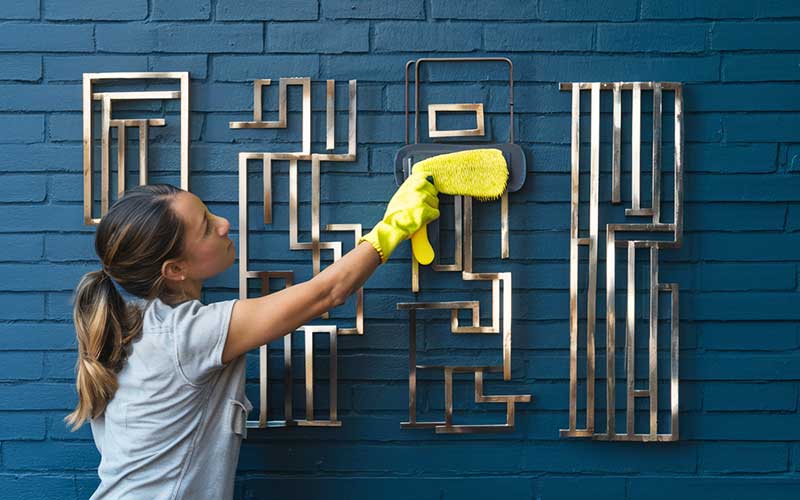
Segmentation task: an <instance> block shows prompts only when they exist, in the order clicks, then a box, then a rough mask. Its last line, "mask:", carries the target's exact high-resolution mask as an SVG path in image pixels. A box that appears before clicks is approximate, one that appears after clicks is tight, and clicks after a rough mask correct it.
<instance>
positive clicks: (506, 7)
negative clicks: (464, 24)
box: [431, 0, 537, 21]
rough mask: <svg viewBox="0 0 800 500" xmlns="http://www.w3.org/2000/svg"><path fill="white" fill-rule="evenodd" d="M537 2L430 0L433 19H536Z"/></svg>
mask: <svg viewBox="0 0 800 500" xmlns="http://www.w3.org/2000/svg"><path fill="white" fill-rule="evenodd" d="M536 6H537V2H534V1H527V2H508V1H506V2H490V3H485V2H480V1H478V0H467V1H464V2H448V1H447V0H433V1H432V2H431V17H433V18H434V19H476V20H489V19H503V20H509V21H524V20H529V19H536V17H537V15H536Z"/></svg>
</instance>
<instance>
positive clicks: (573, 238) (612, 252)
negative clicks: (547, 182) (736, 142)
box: [560, 82, 683, 441]
mask: <svg viewBox="0 0 800 500" xmlns="http://www.w3.org/2000/svg"><path fill="white" fill-rule="evenodd" d="M560 87H561V90H570V91H571V92H572V153H571V163H572V167H571V170H572V181H571V186H572V189H571V191H572V195H571V208H570V361H569V373H570V389H569V428H568V429H562V430H561V436H565V437H583V438H591V439H597V440H612V441H675V440H677V439H678V327H679V314H678V294H679V287H678V284H677V283H660V282H659V274H658V271H659V250H660V249H662V248H677V247H679V246H680V245H681V239H682V235H683V89H682V86H681V84H680V83H672V82H663V83H662V82H614V83H600V82H594V83H562V84H561V86H560ZM604 90H610V91H612V92H613V134H612V142H613V143H612V160H611V161H612V169H611V172H612V198H611V201H612V203H614V204H619V203H621V196H620V175H621V165H620V164H621V137H622V131H621V123H622V99H621V95H622V92H623V91H630V92H631V94H632V95H631V102H632V106H631V107H632V112H631V115H632V122H631V146H632V147H631V182H632V184H631V206H630V208H627V209H626V210H625V215H626V216H632V217H649V218H650V222H647V223H639V222H633V223H624V224H607V225H606V290H605V295H606V353H605V357H606V428H605V432H602V431H600V432H598V430H597V428H596V426H595V403H596V401H595V386H596V383H597V380H596V378H595V377H596V373H595V372H596V367H595V355H596V353H595V334H596V332H595V327H596V321H597V288H598V287H597V274H598V248H599V244H600V241H599V231H598V230H599V212H600V201H599V183H600V181H599V179H600V116H601V115H600V93H601V91H604ZM643 90H652V95H653V113H652V115H653V136H652V147H653V150H652V185H651V193H652V196H651V200H652V203H651V206H650V207H642V201H641V199H640V198H641V196H640V195H641V193H640V184H641V179H640V170H641V164H640V153H641V143H642V138H641V136H642V133H641V116H642V110H641V109H642V106H641V96H642V91H643ZM581 91H590V92H591V114H590V120H591V146H590V147H591V149H590V155H591V158H590V173H589V183H590V186H589V193H590V194H589V222H588V228H589V230H588V234H581V231H580V230H579V227H580V224H579V222H580V221H579V208H580V205H581V199H580V194H579V193H580V181H581V170H580V117H581V111H580V93H581ZM664 91H671V92H672V93H673V94H674V133H675V137H674V148H675V152H674V158H675V159H674V171H673V174H674V200H673V203H674V209H673V214H672V222H663V221H662V220H661V175H662V172H661V156H662V155H661V149H662V128H661V127H662V126H661V121H662V100H663V95H664ZM620 233H623V234H620ZM657 233H670V234H671V239H658V238H654V237H653V236H650V235H654V234H657ZM648 237H649V238H650V239H648ZM581 246H586V247H588V253H589V262H588V269H587V273H588V289H587V292H586V304H587V310H586V326H585V329H586V330H585V331H586V351H585V352H586V362H587V371H586V379H585V384H586V415H585V422H586V426H585V427H583V428H578V427H577V425H578V424H577V416H578V404H577V387H578V382H579V380H578V379H579V377H578V350H579V346H578V332H579V312H578V299H579V290H578V278H579V263H580V259H579V255H578V254H579V247H581ZM617 247H619V248H623V249H625V250H626V251H627V255H626V256H627V304H626V306H627V307H626V318H625V320H626V321H625V324H626V333H625V376H626V425H625V431H624V432H617V428H616V422H615V409H616V401H615V386H616V372H615V369H616V367H615V354H616V352H615V351H616V329H617V328H616V327H617V312H616V304H615V300H616V283H615V278H616V275H615V274H616V260H617V256H616V249H617ZM642 248H646V249H648V252H649V269H650V276H649V294H650V304H649V313H648V314H649V316H648V326H649V338H648V360H647V363H648V385H647V388H646V389H638V388H636V386H635V380H636V374H635V330H636V328H635V327H636V315H635V311H636V250H637V249H642ZM662 292H663V293H670V295H671V314H670V349H669V361H670V370H669V371H670V432H668V433H659V432H658V322H659V311H658V306H659V295H660V294H661V293H662ZM636 398H647V399H648V400H649V422H648V423H649V430H648V432H644V433H636V432H635V428H634V427H635V425H634V424H635V399H636Z"/></svg>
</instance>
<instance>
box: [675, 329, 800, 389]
mask: <svg viewBox="0 0 800 500" xmlns="http://www.w3.org/2000/svg"><path fill="white" fill-rule="evenodd" d="M731 319H733V318H731ZM753 319H756V318H753ZM798 373H800V360H797V359H793V358H792V357H791V356H790V355H785V354H783V353H757V354H756V353H750V354H744V353H742V352H735V353H719V354H715V355H714V356H711V355H710V354H707V355H705V356H692V355H685V356H683V357H682V358H681V378H682V379H685V380H748V381H752V380H757V381H762V380H792V379H794V378H795V377H796V376H797V374H798Z"/></svg>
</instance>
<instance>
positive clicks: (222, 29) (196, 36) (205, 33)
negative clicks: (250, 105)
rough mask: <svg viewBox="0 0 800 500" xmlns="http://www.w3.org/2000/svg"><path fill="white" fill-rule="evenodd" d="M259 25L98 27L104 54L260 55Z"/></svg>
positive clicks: (260, 34) (98, 48)
mask: <svg viewBox="0 0 800 500" xmlns="http://www.w3.org/2000/svg"><path fill="white" fill-rule="evenodd" d="M263 32H264V30H263V27H262V26H261V25H260V24H252V23H250V24H242V23H240V24H236V25H232V24H231V25H229V24H205V25H204V24H198V25H192V24H158V25H151V24H98V25H97V27H96V28H95V37H96V40H97V50H98V51H101V52H123V53H126V52H134V53H151V52H207V53H216V52H261V51H262V50H263V48H264V35H263Z"/></svg>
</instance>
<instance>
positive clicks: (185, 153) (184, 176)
mask: <svg viewBox="0 0 800 500" xmlns="http://www.w3.org/2000/svg"><path fill="white" fill-rule="evenodd" d="M189 126H190V121H189V73H182V74H181V189H184V190H186V191H189V137H191V136H190V135H189Z"/></svg>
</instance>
